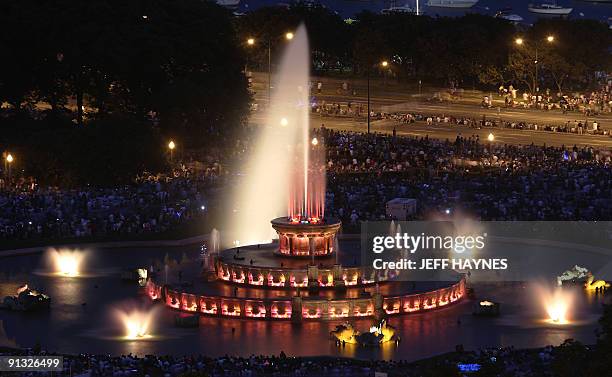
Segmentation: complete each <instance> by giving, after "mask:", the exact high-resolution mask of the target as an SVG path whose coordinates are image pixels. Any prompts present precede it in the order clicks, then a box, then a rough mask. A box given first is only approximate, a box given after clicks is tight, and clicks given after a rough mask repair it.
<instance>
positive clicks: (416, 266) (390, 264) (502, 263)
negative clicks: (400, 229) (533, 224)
mask: <svg viewBox="0 0 612 377" xmlns="http://www.w3.org/2000/svg"><path fill="white" fill-rule="evenodd" d="M372 266H373V267H374V268H375V269H377V270H448V269H451V270H506V269H508V259H506V258H480V259H475V258H424V259H417V260H411V259H405V258H404V259H399V260H396V261H384V260H382V259H374V261H373V262H372Z"/></svg>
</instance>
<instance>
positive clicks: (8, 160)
mask: <svg viewBox="0 0 612 377" xmlns="http://www.w3.org/2000/svg"><path fill="white" fill-rule="evenodd" d="M13 160H14V158H13V155H12V154H10V153H9V154H7V155H6V160H5V165H6V171H7V172H8V181H9V182H10V181H11V163H12V162H13Z"/></svg>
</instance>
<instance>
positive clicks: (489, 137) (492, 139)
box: [487, 132, 495, 141]
mask: <svg viewBox="0 0 612 377" xmlns="http://www.w3.org/2000/svg"><path fill="white" fill-rule="evenodd" d="M487 140H489V141H494V140H495V135H493V132H491V133H490V134H489V136H487Z"/></svg>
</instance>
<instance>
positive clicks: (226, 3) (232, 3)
mask: <svg viewBox="0 0 612 377" xmlns="http://www.w3.org/2000/svg"><path fill="white" fill-rule="evenodd" d="M216 2H217V4H218V5H221V6H222V7H226V8H229V9H236V8H238V5H240V0H216Z"/></svg>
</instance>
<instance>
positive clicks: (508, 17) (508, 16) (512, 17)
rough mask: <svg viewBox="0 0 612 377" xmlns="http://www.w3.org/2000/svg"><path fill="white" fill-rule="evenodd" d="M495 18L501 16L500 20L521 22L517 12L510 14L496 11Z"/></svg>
mask: <svg viewBox="0 0 612 377" xmlns="http://www.w3.org/2000/svg"><path fill="white" fill-rule="evenodd" d="M495 17H496V18H501V19H502V20H506V21H510V22H513V23H520V22H523V17H521V16H519V15H518V14H513V13H512V14H511V13H504V12H498V13H497V14H496V15H495Z"/></svg>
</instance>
